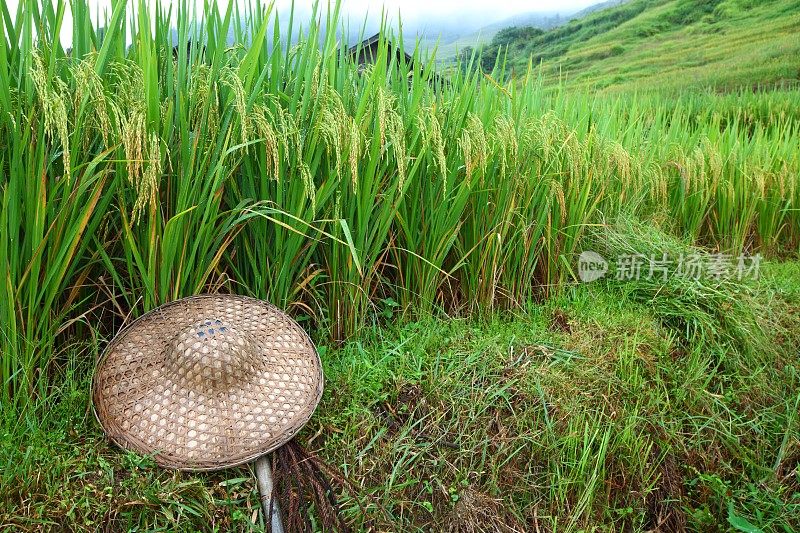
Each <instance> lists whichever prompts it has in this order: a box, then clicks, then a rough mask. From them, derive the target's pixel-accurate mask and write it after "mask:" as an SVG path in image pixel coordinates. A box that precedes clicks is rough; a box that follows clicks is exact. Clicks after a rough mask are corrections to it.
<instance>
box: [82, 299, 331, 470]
mask: <svg viewBox="0 0 800 533" xmlns="http://www.w3.org/2000/svg"><path fill="white" fill-rule="evenodd" d="M322 381H323V379H322V365H321V363H320V359H319V355H318V354H317V351H316V349H315V348H314V345H313V344H312V342H311V340H310V339H309V338H308V335H306V333H305V332H304V331H303V330H302V328H301V327H300V326H299V325H298V324H297V323H296V322H295V321H294V320H292V319H291V318H289V317H288V316H287V315H286V314H284V313H283V312H281V311H280V310H278V309H277V308H276V307H274V306H272V305H270V304H268V303H267V302H263V301H261V300H256V299H253V298H247V297H243V296H232V295H203V296H194V297H191V298H184V299H182V300H177V301H174V302H172V303H169V304H166V305H163V306H161V307H159V308H157V309H154V310H153V311H151V312H149V313H147V314H145V315H143V316H142V317H140V318H139V319H137V320H136V321H134V322H132V323H131V324H130V325H129V326H128V327H127V328H125V329H124V330H122V331H121V332H120V333H119V334H118V335H117V336H116V337H115V338H114V340H112V341H111V343H110V344H109V345H108V347H107V348H106V350H105V352H104V353H103V355H102V356H101V358H100V361H99V362H98V366H97V372H96V373H95V377H94V383H93V401H94V407H95V413H96V414H97V419H98V420H99V421H100V424H101V425H102V426H103V429H104V430H105V431H106V433H107V434H108V436H109V437H110V438H111V440H113V441H114V442H115V443H116V444H118V445H119V446H121V447H123V448H126V449H130V450H134V451H136V452H138V453H140V454H143V455H152V456H153V458H154V459H155V461H156V462H157V463H158V464H160V465H161V466H165V467H169V468H178V469H183V470H216V469H220V468H227V467H230V466H235V465H238V464H242V463H245V462H248V461H251V460H253V459H255V458H257V457H259V456H261V455H263V454H265V453H268V452H270V451H272V450H274V449H275V448H278V447H280V446H281V445H283V444H284V443H285V442H286V441H288V440H289V439H291V438H292V436H294V434H295V433H297V431H299V430H300V428H301V427H302V426H303V425H304V424H305V423H306V422H307V421H308V419H309V418H310V417H311V414H312V413H313V412H314V409H315V408H316V406H317V403H319V400H320V397H321V396H322Z"/></svg>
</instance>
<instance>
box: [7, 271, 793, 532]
mask: <svg viewBox="0 0 800 533" xmlns="http://www.w3.org/2000/svg"><path fill="white" fill-rule="evenodd" d="M797 265H798V264H797V263H787V264H784V265H777V264H771V265H767V267H766V268H765V271H764V280H763V281H762V282H761V283H760V284H759V285H758V286H756V287H754V290H756V292H757V293H758V301H759V302H760V303H761V304H762V305H764V306H765V307H769V309H771V310H773V311H776V312H778V311H779V312H780V313H781V316H782V321H783V322H782V326H781V327H775V326H772V327H771V328H770V330H769V342H768V343H767V344H765V345H763V346H761V349H760V350H758V351H755V352H744V351H741V352H740V351H737V350H736V349H735V348H732V347H731V346H728V345H726V344H725V342H724V340H722V339H724V335H720V336H719V337H718V338H717V339H710V338H708V337H703V336H692V337H687V336H686V335H685V331H684V330H682V329H681V328H679V327H675V325H674V323H672V322H669V321H666V322H665V321H664V320H663V317H662V316H660V314H659V310H660V309H662V307H661V306H654V305H653V304H652V302H651V301H641V303H637V302H638V300H639V298H636V297H634V298H631V297H630V295H631V294H632V293H631V291H630V289H631V288H632V287H631V285H634V286H635V285H637V284H635V283H632V284H619V285H617V284H615V283H613V282H612V283H610V284H607V285H584V286H576V287H574V288H571V289H569V290H567V291H565V292H564V293H563V294H562V295H561V296H560V297H558V298H554V299H551V300H550V301H548V302H547V303H545V304H540V305H530V306H527V308H526V309H525V311H524V312H519V313H514V314H503V315H500V316H495V317H494V318H491V319H487V320H474V319H471V320H450V321H442V320H436V319H426V320H422V321H418V322H413V323H409V324H407V325H404V326H399V327H393V328H389V329H382V328H379V329H372V330H370V331H365V332H362V335H360V336H359V337H358V338H357V339H354V340H353V341H351V342H349V343H347V344H345V345H344V346H342V347H339V348H330V347H329V348H326V349H323V350H322V354H323V359H324V362H325V373H326V392H325V395H324V397H323V401H322V403H321V405H320V407H319V409H318V411H317V413H316V414H315V416H314V418H313V419H312V420H311V422H310V423H309V425H308V426H307V427H306V428H305V429H304V430H303V432H302V434H301V437H300V440H301V442H304V443H306V444H307V445H308V446H309V447H310V448H311V449H314V450H317V451H318V452H319V453H320V454H321V455H322V456H323V457H325V458H326V459H327V460H328V461H330V462H331V463H333V464H336V465H339V466H340V467H341V469H342V471H343V472H344V473H345V474H346V475H347V477H348V478H349V479H350V480H351V482H352V483H353V486H354V487H356V488H357V490H358V498H359V500H360V505H358V504H357V503H356V501H355V500H354V499H353V496H354V495H352V494H350V495H347V496H346V497H345V498H344V509H345V513H346V515H347V516H348V517H349V520H350V521H351V523H352V525H353V527H354V529H356V530H362V529H365V528H366V527H368V526H370V527H373V528H377V529H379V530H392V531H397V530H404V531H414V530H428V529H429V528H431V527H433V528H443V527H450V528H452V529H453V530H454V531H465V530H468V529H467V528H468V527H469V526H470V525H472V526H474V525H475V524H477V523H483V524H484V525H485V526H486V527H488V528H489V529H492V530H500V531H503V530H509V531H511V529H508V528H513V527H516V528H517V529H518V530H520V529H525V528H526V527H530V526H531V525H532V524H535V525H538V526H539V527H540V528H541V529H546V530H556V529H557V530H564V531H575V530H581V529H583V530H585V529H596V528H599V529H614V530H621V529H625V530H632V531H644V530H647V529H652V528H654V527H655V526H656V525H659V524H660V527H662V528H666V529H670V530H678V529H682V528H684V527H686V528H690V529H694V530H709V529H732V528H736V526H737V525H738V526H739V530H741V531H746V530H747V529H745V528H744V525H746V524H748V523H749V524H751V525H752V526H753V527H759V528H761V530H762V531H786V532H788V531H793V530H795V529H796V528H797V527H800V472H798V470H797V456H798V453H800V441H799V440H798V438H797V435H798V434H799V433H798V431H800V421H798V414H797V413H798V411H797V409H798V401H800V397H798V395H797V391H798V385H799V383H798V379H800V359H798V353H797V350H796V347H797V341H798V340H800V307H798V305H797V304H798V300H797V281H796V277H795V276H796V274H797ZM675 301H676V302H679V300H678V299H677V298H676V299H675ZM716 327H717V328H718V329H725V328H726V327H727V326H725V324H724V323H718V324H717V325H716ZM90 351H91V350H90ZM85 355H86V354H85V353H79V352H74V353H73V354H71V356H70V360H71V361H74V365H75V366H74V367H72V368H71V370H70V372H69V373H68V375H67V377H66V379H65V381H64V385H63V387H62V389H61V391H60V393H59V394H58V396H57V397H54V399H53V400H52V403H50V402H46V405H47V406H48V407H47V409H43V410H41V411H40V412H41V413H43V414H41V415H32V414H30V413H29V414H27V415H25V416H23V417H22V418H17V415H16V413H15V412H14V411H13V410H9V409H4V410H3V412H2V421H3V422H2V426H1V427H0V435H1V436H2V443H3V446H2V447H0V450H2V455H0V464H3V466H4V468H3V471H2V474H0V475H2V479H1V480H2V483H0V487H2V488H1V489H0V502H2V505H0V523H2V524H4V525H5V526H6V527H11V528H15V529H16V528H22V529H31V528H39V527H44V528H48V527H55V526H56V525H59V526H61V527H67V528H69V529H86V530H93V529H95V528H98V527H111V528H113V529H146V530H153V529H162V530H184V531H189V530H194V529H201V530H220V531H224V530H228V529H230V528H237V529H250V528H253V529H259V528H260V527H261V526H259V523H260V522H259V520H260V516H257V513H256V510H257V509H258V499H257V495H256V493H255V486H254V483H253V479H252V475H251V473H250V472H249V471H248V470H247V469H243V468H239V469H233V470H229V471H223V472H220V473H216V474H205V475H195V474H185V473H177V472H171V471H166V470H163V469H160V468H158V467H156V466H155V465H154V464H153V463H152V461H150V460H148V459H146V458H145V459H143V458H140V457H136V456H134V455H133V454H126V453H123V452H121V451H120V450H118V449H117V448H114V447H113V446H111V445H110V444H109V443H108V441H107V440H106V439H105V438H104V436H103V435H102V432H101V429H100V428H99V426H98V425H97V423H96V421H95V419H94V417H93V416H92V414H91V412H90V411H89V408H88V401H89V400H88V398H89V392H88V391H89V382H88V380H87V378H86V373H85V372H84V371H85V370H86V369H85V368H81V367H82V366H85V365H86V360H87V357H85ZM89 359H90V358H89ZM362 508H363V509H362ZM503 528H506V529H503ZM751 530H754V529H751Z"/></svg>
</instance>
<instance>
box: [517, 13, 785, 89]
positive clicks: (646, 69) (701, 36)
mask: <svg viewBox="0 0 800 533" xmlns="http://www.w3.org/2000/svg"><path fill="white" fill-rule="evenodd" d="M799 32H800V2H798V1H797V0H770V1H766V2H755V1H752V0H723V1H719V0H666V1H665V0H633V1H632V2H629V3H626V4H624V5H622V6H618V7H615V8H611V9H607V10H603V11H600V12H596V13H592V14H590V15H588V16H587V17H585V18H583V19H580V20H576V21H572V22H570V23H569V24H567V25H565V26H563V27H561V28H557V29H555V30H552V31H551V32H548V33H547V34H545V35H543V36H542V37H540V38H538V39H535V40H532V41H530V42H525V43H516V44H515V45H514V46H512V47H510V54H509V57H510V60H511V64H512V66H513V67H514V68H515V69H516V70H517V71H520V70H523V69H524V68H525V66H526V64H527V60H528V58H529V57H531V56H532V57H533V58H534V60H535V61H539V60H541V61H543V62H544V72H545V76H546V77H547V78H549V79H555V78H556V77H558V76H559V75H563V76H566V78H567V79H568V80H569V81H570V82H571V83H572V84H575V85H585V86H594V87H608V86H613V87H618V86H625V87H626V88H628V87H630V86H636V87H645V88H647V87H658V88H665V87H667V88H680V87H687V86H701V87H705V86H713V87H717V88H721V89H728V88H733V87H740V86H750V85H757V84H768V85H769V84H778V83H781V82H787V81H789V82H791V81H794V82H796V81H797V80H798V79H800V60H798V57H800V38H798V33H799Z"/></svg>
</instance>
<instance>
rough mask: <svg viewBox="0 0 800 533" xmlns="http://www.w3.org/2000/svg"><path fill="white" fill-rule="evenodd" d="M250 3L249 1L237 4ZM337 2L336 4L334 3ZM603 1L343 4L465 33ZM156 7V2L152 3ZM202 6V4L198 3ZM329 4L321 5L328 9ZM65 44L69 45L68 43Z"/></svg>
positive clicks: (97, 1)
mask: <svg viewBox="0 0 800 533" xmlns="http://www.w3.org/2000/svg"><path fill="white" fill-rule="evenodd" d="M0 1H6V2H7V3H8V5H9V7H10V8H11V13H12V16H13V14H14V13H16V10H17V6H18V4H19V0H0ZM88 1H89V5H90V6H91V10H92V13H95V12H96V11H97V10H98V9H99V10H100V12H101V13H102V11H103V10H109V11H110V10H111V0H88ZM229 1H230V0H219V4H220V5H221V6H227V4H228V2H229ZM237 1H239V2H241V3H243V4H244V3H247V1H248V0H237ZM331 1H333V0H331ZM600 1H601V0H533V1H532V0H527V1H526V0H448V1H436V0H385V1H383V2H376V1H374V0H373V1H369V0H343V2H342V10H343V12H344V14H345V16H348V15H349V17H350V18H351V20H354V21H358V22H361V21H363V20H364V17H365V15H366V14H367V12H369V15H370V18H371V19H373V20H374V19H376V18H379V17H380V13H381V6H385V8H386V10H387V12H388V13H390V14H391V15H392V18H393V19H394V18H396V17H395V15H396V14H397V13H398V12H399V13H400V15H401V16H402V18H403V23H404V25H408V26H411V27H424V26H428V27H430V26H431V25H432V26H434V27H435V26H438V24H439V23H444V24H446V25H452V24H459V23H463V24H464V26H465V28H464V29H465V30H469V28H467V26H468V27H471V28H480V27H482V26H485V25H487V24H491V23H493V22H497V21H500V20H503V19H505V18H508V17H510V16H513V15H516V14H519V13H530V12H535V11H541V12H558V13H561V14H568V13H573V12H575V11H578V10H580V9H583V8H585V7H588V6H590V5H592V4H596V3H598V2H600ZM148 3H149V4H152V3H153V2H148ZM197 3H198V5H200V6H202V1H198V2H197ZM312 3H313V2H312V1H311V0H295V6H296V9H297V11H298V14H300V15H301V18H302V13H307V12H308V11H309V10H310V6H311V5H312ZM324 3H325V2H322V3H321V4H323V5H324ZM134 4H138V2H137V1H130V0H129V2H128V5H129V8H130V6H131V5H134ZM162 4H169V0H162ZM275 4H276V7H277V8H278V11H286V10H288V9H289V6H291V0H277V1H276V2H275ZM71 24H72V18H71V17H70V15H69V3H68V4H67V14H66V16H65V20H64V25H63V27H64V30H65V31H64V32H62V41H64V40H65V39H69V33H70V31H69V30H67V28H70V27H71ZM65 44H68V43H67V42H65Z"/></svg>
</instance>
